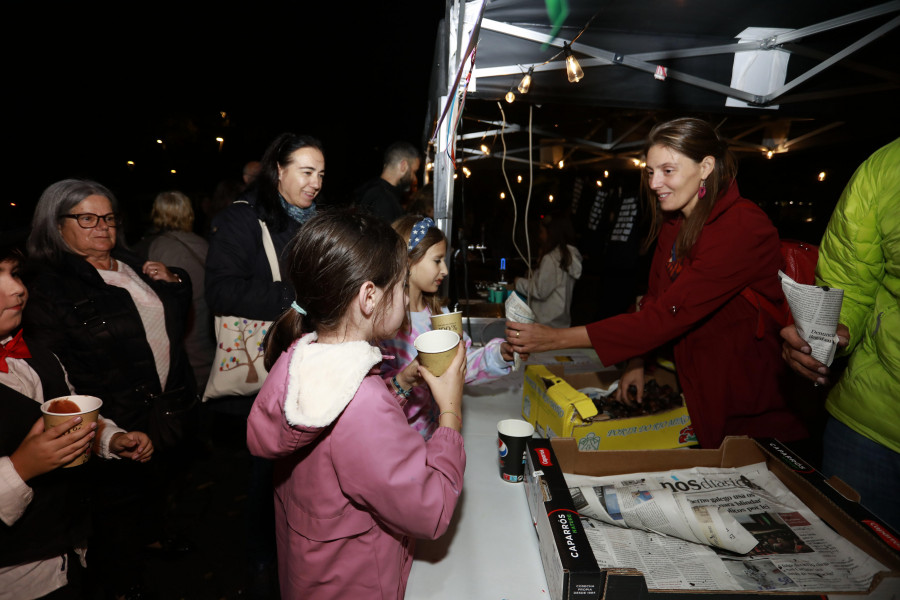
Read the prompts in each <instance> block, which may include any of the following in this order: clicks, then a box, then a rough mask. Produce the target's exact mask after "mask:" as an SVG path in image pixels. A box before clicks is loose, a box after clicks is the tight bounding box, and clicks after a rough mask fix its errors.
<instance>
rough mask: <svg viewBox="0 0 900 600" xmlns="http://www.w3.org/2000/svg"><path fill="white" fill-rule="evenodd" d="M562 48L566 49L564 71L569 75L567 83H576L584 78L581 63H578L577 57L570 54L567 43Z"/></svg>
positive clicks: (570, 50)
mask: <svg viewBox="0 0 900 600" xmlns="http://www.w3.org/2000/svg"><path fill="white" fill-rule="evenodd" d="M563 48H564V49H565V51H566V73H568V75H569V83H578V82H579V81H581V80H582V79H584V71H582V70H581V65H579V64H578V59H577V58H575V55H574V54H572V49H571V48H570V47H569V45H568V44H565V45H563Z"/></svg>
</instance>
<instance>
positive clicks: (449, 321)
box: [431, 311, 463, 337]
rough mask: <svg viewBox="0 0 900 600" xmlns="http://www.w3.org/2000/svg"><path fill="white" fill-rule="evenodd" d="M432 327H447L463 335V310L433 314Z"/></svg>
mask: <svg viewBox="0 0 900 600" xmlns="http://www.w3.org/2000/svg"><path fill="white" fill-rule="evenodd" d="M431 328H432V329H445V330H447V331H453V332H455V333H456V335H458V336H459V337H462V334H463V328H462V312H460V311H456V312H452V313H441V314H439V315H432V317H431Z"/></svg>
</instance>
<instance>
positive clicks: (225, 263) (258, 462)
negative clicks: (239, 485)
mask: <svg viewBox="0 0 900 600" xmlns="http://www.w3.org/2000/svg"><path fill="white" fill-rule="evenodd" d="M261 163H262V170H261V172H260V175H259V177H258V178H257V180H256V184H255V186H253V187H251V188H250V189H248V190H247V191H246V192H245V193H244V194H243V195H242V196H241V197H240V198H239V199H238V200H237V201H235V202H234V203H233V204H232V205H231V206H229V207H227V208H226V209H224V210H223V211H222V212H220V213H219V214H218V215H216V217H215V219H214V220H213V223H212V230H211V233H210V238H209V252H208V254H207V255H206V302H207V305H208V306H209V309H210V311H211V312H212V313H213V314H214V315H239V316H241V317H243V318H246V319H261V320H265V321H274V320H275V319H277V318H278V317H279V316H280V315H281V314H282V313H283V312H284V311H285V310H286V309H287V308H289V307H290V305H291V302H292V301H293V300H294V297H295V293H294V288H293V286H292V285H291V283H290V282H289V281H286V280H282V281H273V280H272V276H273V274H272V268H271V267H270V265H269V260H268V257H267V256H266V252H265V249H264V247H263V242H262V229H261V227H260V224H259V221H263V222H265V224H266V227H267V228H268V230H269V233H270V234H271V237H272V243H273V246H274V248H275V253H276V255H277V257H278V260H279V262H280V263H281V270H282V271H283V270H284V258H285V257H284V252H285V248H286V246H287V245H288V242H289V241H290V240H291V238H293V237H294V235H295V234H296V233H297V232H298V231H299V230H300V229H301V228H302V227H303V224H304V223H306V222H307V221H308V220H309V219H310V218H312V217H313V215H315V213H316V203H315V200H316V198H317V197H318V195H319V193H320V192H321V190H322V185H323V183H324V178H325V154H324V151H323V148H322V143H321V142H320V141H319V140H317V139H315V138H313V137H310V136H306V135H297V134H294V133H289V132H288V133H283V134H281V135H279V136H278V137H277V138H275V140H273V141H272V143H271V144H270V145H269V147H268V149H266V151H265V153H264V154H263V157H262V161H261ZM285 279H286V278H285ZM254 397H255V396H248V397H233V398H227V399H225V398H223V399H214V400H211V401H210V402H208V403H207V404H208V405H209V406H210V410H213V411H219V412H220V413H221V416H222V417H223V418H230V419H235V418H236V419H237V420H238V421H239V426H240V427H239V430H240V431H243V430H244V428H245V424H246V419H247V415H248V414H249V413H250V407H251V406H252V404H253V399H254ZM214 429H215V428H214ZM242 437H243V436H242ZM242 446H243V441H242ZM244 451H246V450H245V449H244ZM250 460H251V462H250V473H249V483H248V486H249V487H248V492H247V496H248V501H247V517H248V522H247V541H248V557H249V561H250V565H249V571H250V573H249V577H250V587H251V589H250V594H251V595H253V596H256V597H269V596H272V595H273V594H275V593H276V592H275V588H276V585H275V570H276V566H275V560H276V558H275V538H274V535H275V533H274V532H275V525H274V522H275V521H274V518H275V517H274V515H273V510H274V507H273V504H272V496H271V493H272V464H271V461H269V460H267V459H262V458H258V457H250Z"/></svg>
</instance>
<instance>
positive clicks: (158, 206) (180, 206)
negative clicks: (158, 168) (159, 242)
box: [150, 191, 194, 231]
mask: <svg viewBox="0 0 900 600" xmlns="http://www.w3.org/2000/svg"><path fill="white" fill-rule="evenodd" d="M150 219H151V220H152V221H153V226H154V227H156V228H157V229H159V230H160V231H171V230H175V231H191V230H193V228H194V209H193V207H191V201H190V199H189V198H188V197H187V196H185V195H184V194H183V193H181V192H179V191H171V192H160V193H159V194H157V195H156V198H155V199H154V200H153V210H152V211H151V212H150Z"/></svg>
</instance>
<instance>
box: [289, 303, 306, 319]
mask: <svg viewBox="0 0 900 600" xmlns="http://www.w3.org/2000/svg"><path fill="white" fill-rule="evenodd" d="M291 308H293V309H294V310H296V311H297V312H298V313H300V314H301V315H303V316H304V317H305V316H306V311H305V310H303V307H302V306H300V305H299V304H297V301H296V300H294V301H293V302H291Z"/></svg>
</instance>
